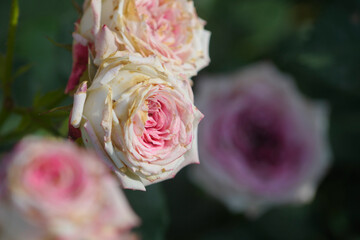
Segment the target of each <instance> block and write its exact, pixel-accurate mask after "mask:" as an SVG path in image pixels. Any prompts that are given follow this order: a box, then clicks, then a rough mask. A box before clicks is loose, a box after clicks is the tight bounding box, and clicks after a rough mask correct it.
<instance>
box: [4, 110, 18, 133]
mask: <svg viewBox="0 0 360 240" xmlns="http://www.w3.org/2000/svg"><path fill="white" fill-rule="evenodd" d="M21 119H22V116H21V115H19V114H15V113H11V114H10V116H9V117H8V118H7V119H6V121H5V122H4V124H3V125H2V126H0V135H6V134H9V133H11V132H12V131H14V130H15V129H16V128H17V127H18V126H19V124H20V123H21Z"/></svg>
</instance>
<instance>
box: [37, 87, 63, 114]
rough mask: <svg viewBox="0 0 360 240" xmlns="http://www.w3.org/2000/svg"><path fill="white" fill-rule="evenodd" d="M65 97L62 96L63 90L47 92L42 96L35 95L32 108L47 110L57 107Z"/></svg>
mask: <svg viewBox="0 0 360 240" xmlns="http://www.w3.org/2000/svg"><path fill="white" fill-rule="evenodd" d="M66 97H67V95H65V94H64V90H63V89H59V90H55V91H51V92H48V93H46V94H44V95H42V96H40V95H37V96H36V97H35V99H34V103H33V106H34V108H35V109H49V108H53V107H57V105H59V104H60V103H61V102H62V101H63V100H64V99H65V98H66Z"/></svg>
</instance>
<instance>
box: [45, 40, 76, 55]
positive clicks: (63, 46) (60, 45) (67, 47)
mask: <svg viewBox="0 0 360 240" xmlns="http://www.w3.org/2000/svg"><path fill="white" fill-rule="evenodd" d="M46 39H47V40H49V41H50V42H51V43H52V44H54V45H55V46H57V47H60V48H63V49H65V50H67V51H69V52H71V51H72V44H64V43H59V42H57V41H55V40H54V39H52V38H50V37H46Z"/></svg>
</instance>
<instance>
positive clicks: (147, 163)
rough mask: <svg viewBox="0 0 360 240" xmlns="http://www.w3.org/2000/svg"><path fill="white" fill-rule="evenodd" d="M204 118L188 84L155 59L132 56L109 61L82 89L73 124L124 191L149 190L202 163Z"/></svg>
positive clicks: (79, 93) (77, 97) (76, 102)
mask: <svg viewBox="0 0 360 240" xmlns="http://www.w3.org/2000/svg"><path fill="white" fill-rule="evenodd" d="M202 117H203V116H202V114H201V113H200V111H199V110H198V109H197V108H196V107H195V106H194V104H193V96H192V91H191V87H190V84H189V82H188V81H186V80H184V79H178V77H176V76H173V75H172V74H171V73H169V72H168V71H166V69H165V68H163V67H162V65H161V64H160V62H159V61H158V60H157V59H156V58H154V57H149V58H142V57H141V56H140V55H136V56H135V55H130V56H128V57H116V56H114V57H112V58H108V59H106V60H105V61H104V62H103V64H102V65H101V66H100V68H99V71H98V72H97V75H96V77H95V79H94V81H93V83H92V84H91V87H90V88H89V89H88V90H86V82H83V83H82V84H81V85H80V87H79V89H78V92H77V93H76V94H75V99H74V107H73V111H72V119H71V124H72V125H73V126H74V127H79V126H80V129H81V132H82V137H83V140H84V143H85V145H86V146H89V147H93V148H94V149H95V150H96V151H97V152H98V153H99V154H100V155H101V156H102V158H103V159H105V160H106V161H107V162H108V165H109V166H110V167H111V168H112V169H113V170H114V171H115V172H116V174H117V175H118V177H119V178H120V181H121V183H122V185H123V187H124V188H131V189H139V190H145V187H144V186H147V185H149V184H152V183H156V182H159V181H162V180H165V179H168V178H171V177H174V176H175V174H176V173H177V172H178V171H179V170H180V169H181V168H182V167H184V166H185V165H188V164H190V163H198V156H197V141H196V134H197V125H198V123H199V121H200V119H201V118H202Z"/></svg>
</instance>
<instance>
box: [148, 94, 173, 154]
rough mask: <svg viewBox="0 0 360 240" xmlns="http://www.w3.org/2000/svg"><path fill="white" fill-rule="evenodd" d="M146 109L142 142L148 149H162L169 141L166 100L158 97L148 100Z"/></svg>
mask: <svg viewBox="0 0 360 240" xmlns="http://www.w3.org/2000/svg"><path fill="white" fill-rule="evenodd" d="M147 108H148V113H147V120H146V122H145V128H144V132H143V135H142V140H143V142H144V143H145V144H146V145H147V146H148V147H149V148H150V149H158V148H163V147H165V146H166V145H167V143H168V141H169V140H170V139H171V136H170V135H171V134H170V131H169V127H170V124H171V111H170V110H169V109H168V107H167V106H166V100H165V99H161V98H160V97H159V98H156V97H154V98H149V99H148V100H147Z"/></svg>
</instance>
